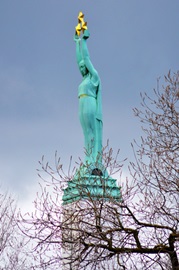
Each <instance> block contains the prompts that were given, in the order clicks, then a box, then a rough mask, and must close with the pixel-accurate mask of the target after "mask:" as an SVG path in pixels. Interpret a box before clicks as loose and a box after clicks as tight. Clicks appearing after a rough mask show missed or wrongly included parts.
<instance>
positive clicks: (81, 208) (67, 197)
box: [62, 12, 121, 270]
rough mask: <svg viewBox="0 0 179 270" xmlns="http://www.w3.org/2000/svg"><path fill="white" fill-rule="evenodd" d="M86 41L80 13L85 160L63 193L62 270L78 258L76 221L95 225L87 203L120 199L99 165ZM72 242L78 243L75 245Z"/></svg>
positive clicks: (95, 95)
mask: <svg viewBox="0 0 179 270" xmlns="http://www.w3.org/2000/svg"><path fill="white" fill-rule="evenodd" d="M89 37H90V34H89V31H88V27H87V22H85V21H84V14H83V13H82V12H80V13H79V15H78V24H77V26H76V28H75V36H74V41H75V44H76V59H77V64H78V68H79V71H80V73H81V75H82V81H81V83H80V85H79V88H78V100H79V120H80V123H81V126H82V131H83V134H84V146H85V160H84V162H83V164H82V165H81V166H80V167H79V168H78V170H77V171H76V174H75V175H74V177H73V179H72V180H71V181H69V182H68V186H67V187H66V188H65V189H64V194H63V223H64V225H65V226H64V231H63V232H62V242H63V270H70V269H73V270H77V269H78V265H79V263H80V261H78V259H77V258H78V256H77V255H78V254H80V234H81V233H82V230H81V228H80V227H79V226H80V222H79V217H80V219H81V220H83V221H84V224H85V219H86V221H87V222H91V224H93V223H94V224H95V222H96V221H95V217H92V216H91V214H90V207H91V206H90V205H91V202H92V201H95V202H98V201H100V200H103V201H104V203H106V204H111V203H112V201H113V200H117V201H119V200H120V199H121V194H120V188H119V187H118V186H117V184H116V179H113V178H111V177H110V176H109V175H108V172H107V169H106V168H105V166H104V165H103V153H102V126H103V121H102V102H101V81H100V77H99V74H98V72H97V70H96V69H95V68H94V66H93V64H92V62H91V59H90V56H89V51H88V47H87V40H88V38H89ZM73 239H78V243H79V244H76V243H77V242H76V241H75V242H74V241H73ZM89 269H90V268H89Z"/></svg>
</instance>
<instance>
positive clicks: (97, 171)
mask: <svg viewBox="0 0 179 270" xmlns="http://www.w3.org/2000/svg"><path fill="white" fill-rule="evenodd" d="M91 175H97V176H103V173H102V171H101V170H99V169H98V168H95V169H93V170H92V173H91Z"/></svg>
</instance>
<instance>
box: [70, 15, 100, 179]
mask: <svg viewBox="0 0 179 270" xmlns="http://www.w3.org/2000/svg"><path fill="white" fill-rule="evenodd" d="M81 33H82V37H80V35H81ZM89 35H90V34H89V31H88V28H87V23H86V22H84V14H83V13H82V12H80V13H79V16H78V25H77V26H76V32H75V37H74V40H75V43H76V57H77V64H78V67H79V70H80V72H81V75H82V77H83V80H82V82H81V84H80V85H79V88H78V98H79V118H80V123H81V126H82V129H83V134H84V141H85V151H86V156H85V162H86V163H87V164H89V165H91V164H98V163H101V160H102V125H103V124H102V104H101V82H100V78H99V75H98V72H97V71H96V70H95V68H94V66H93V64H92V62H91V60H90V56H89V52H88V48H87V39H88V38H89ZM94 168H95V170H98V167H97V166H96V165H94ZM92 174H93V173H92Z"/></svg>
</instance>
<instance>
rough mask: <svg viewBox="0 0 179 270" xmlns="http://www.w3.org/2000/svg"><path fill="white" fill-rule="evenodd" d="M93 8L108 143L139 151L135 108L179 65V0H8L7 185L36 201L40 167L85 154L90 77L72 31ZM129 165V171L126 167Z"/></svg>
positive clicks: (1, 148) (1, 62)
mask: <svg viewBox="0 0 179 270" xmlns="http://www.w3.org/2000/svg"><path fill="white" fill-rule="evenodd" d="M79 11H82V12H83V13H84V14H85V21H87V23H88V29H89V31H90V38H89V40H88V48H89V52H90V57H91V61H92V63H93V65H94V67H95V68H96V69H97V71H98V73H99V75H100V78H101V82H102V100H103V126H104V129H103V144H104V145H106V142H107V140H108V139H109V145H110V147H112V148H113V150H114V152H116V151H117V150H118V149H120V150H121V151H120V156H119V158H120V159H121V160H122V159H124V158H126V157H127V158H128V160H130V159H132V158H133V153H132V149H131V142H132V141H133V140H134V139H136V140H138V139H139V138H140V136H141V134H142V133H141V124H140V123H139V121H138V119H136V118H135V117H134V115H133V111H132V109H133V108H134V107H140V93H141V92H147V93H148V94H149V95H153V88H155V87H156V85H157V78H158V77H161V84H162V82H163V77H164V75H166V74H167V73H168V71H169V70H171V71H172V72H176V71H177V70H178V69H179V68H178V59H179V56H178V48H179V30H178V26H179V16H178V14H179V1H178V0H172V1H169V0H157V1H156V0H150V1H144V0H125V1H124V0H96V1H93V0H65V1H64V0H25V1H24V0H16V1H14V0H1V1H0V26H1V27H0V37H1V41H0V130H1V134H0V185H1V188H2V189H7V190H9V192H11V193H12V194H15V196H16V197H17V198H18V200H19V202H20V203H21V205H22V204H23V205H27V204H28V203H29V202H31V201H33V199H34V198H35V193H36V191H37V187H38V182H39V178H38V175H37V171H36V169H38V168H40V166H39V164H38V161H39V160H41V157H42V156H43V155H44V156H45V160H46V161H49V162H50V163H51V164H52V166H53V164H54V159H55V151H57V152H58V155H59V156H60V157H61V160H62V163H63V164H64V168H65V169H67V168H68V164H69V159H70V156H72V157H73V160H74V162H75V161H76V160H78V158H79V157H81V158H83V156H84V150H83V147H84V143H83V134H82V129H81V126H80V123H79V119H78V98H77V91H78V90H77V89H78V85H79V84H80V82H81V79H82V78H81V75H80V73H79V70H78V67H77V64H76V58H75V43H74V41H73V35H74V32H75V26H76V24H77V16H78V13H79ZM126 173H127V172H126Z"/></svg>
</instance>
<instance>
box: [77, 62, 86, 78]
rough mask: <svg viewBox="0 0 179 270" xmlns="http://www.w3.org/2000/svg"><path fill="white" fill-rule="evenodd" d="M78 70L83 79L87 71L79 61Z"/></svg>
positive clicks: (83, 63)
mask: <svg viewBox="0 0 179 270" xmlns="http://www.w3.org/2000/svg"><path fill="white" fill-rule="evenodd" d="M79 68H80V72H81V74H82V76H83V77H84V76H85V75H86V74H88V69H87V68H86V65H85V62H84V60H81V61H80V63H79Z"/></svg>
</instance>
